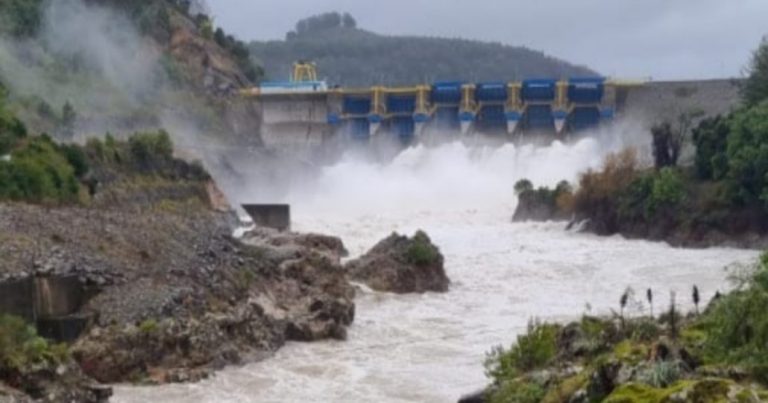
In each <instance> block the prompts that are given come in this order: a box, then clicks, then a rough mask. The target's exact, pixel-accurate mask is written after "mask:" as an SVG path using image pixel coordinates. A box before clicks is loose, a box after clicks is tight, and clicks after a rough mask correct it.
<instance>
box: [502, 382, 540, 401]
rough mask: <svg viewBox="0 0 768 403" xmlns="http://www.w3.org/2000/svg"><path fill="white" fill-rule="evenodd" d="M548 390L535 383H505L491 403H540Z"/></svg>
mask: <svg viewBox="0 0 768 403" xmlns="http://www.w3.org/2000/svg"><path fill="white" fill-rule="evenodd" d="M546 394H547V390H546V389H545V388H544V387H542V386H541V385H539V384H537V383H535V382H523V381H520V380H513V381H508V382H504V383H503V384H501V385H500V386H499V388H498V389H497V390H495V391H494V392H493V394H492V395H491V397H490V402H491V403H512V402H514V403H539V402H541V400H542V399H543V398H544V396H546Z"/></svg>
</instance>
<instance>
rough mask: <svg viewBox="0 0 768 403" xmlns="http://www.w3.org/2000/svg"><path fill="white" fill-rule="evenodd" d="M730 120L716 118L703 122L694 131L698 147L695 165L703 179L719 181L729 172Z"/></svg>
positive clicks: (694, 140) (694, 138)
mask: <svg viewBox="0 0 768 403" xmlns="http://www.w3.org/2000/svg"><path fill="white" fill-rule="evenodd" d="M729 133H730V119H729V118H728V117H722V116H716V117H714V118H708V119H705V120H703V121H702V122H701V123H700V124H699V126H698V127H697V128H695V129H693V143H694V145H695V146H696V156H695V157H694V164H695V166H696V173H697V175H698V176H699V178H701V179H715V180H719V179H722V178H723V176H725V173H726V172H727V171H728V158H727V157H726V148H727V146H728V134H729Z"/></svg>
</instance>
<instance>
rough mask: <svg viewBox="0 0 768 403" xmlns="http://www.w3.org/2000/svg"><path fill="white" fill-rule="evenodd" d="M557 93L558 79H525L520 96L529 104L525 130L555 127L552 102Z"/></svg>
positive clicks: (524, 120) (551, 128)
mask: <svg viewBox="0 0 768 403" xmlns="http://www.w3.org/2000/svg"><path fill="white" fill-rule="evenodd" d="M556 93H557V81H555V80H551V79H531V80H525V81H523V86H522V89H521V90H520V98H521V99H522V101H523V102H525V103H527V104H529V105H528V106H527V107H526V109H525V112H524V116H523V128H524V129H525V130H531V131H539V130H546V131H551V130H554V128H555V119H554V117H553V116H552V102H554V101H555V96H556Z"/></svg>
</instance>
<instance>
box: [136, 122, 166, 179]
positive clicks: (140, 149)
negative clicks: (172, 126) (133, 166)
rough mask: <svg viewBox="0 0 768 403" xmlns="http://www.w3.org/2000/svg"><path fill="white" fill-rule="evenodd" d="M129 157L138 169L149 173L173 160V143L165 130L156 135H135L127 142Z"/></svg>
mask: <svg viewBox="0 0 768 403" xmlns="http://www.w3.org/2000/svg"><path fill="white" fill-rule="evenodd" d="M128 145H129V147H130V150H131V156H132V157H133V159H134V161H136V162H137V164H138V167H139V169H141V170H144V171H151V170H153V169H156V168H159V167H162V166H164V165H166V164H167V163H168V162H170V161H171V160H172V159H173V143H172V142H171V137H170V136H169V135H168V132H166V131H165V130H160V131H159V132H157V133H136V134H135V135H133V136H132V137H131V138H130V139H129V140H128Z"/></svg>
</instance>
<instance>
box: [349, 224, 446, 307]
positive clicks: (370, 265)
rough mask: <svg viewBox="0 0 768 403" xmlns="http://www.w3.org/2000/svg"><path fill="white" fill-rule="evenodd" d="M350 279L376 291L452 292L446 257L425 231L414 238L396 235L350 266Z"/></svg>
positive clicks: (380, 243) (383, 241) (401, 292)
mask: <svg viewBox="0 0 768 403" xmlns="http://www.w3.org/2000/svg"><path fill="white" fill-rule="evenodd" d="M346 269H347V274H348V276H349V277H350V279H352V280H354V281H360V282H362V283H365V284H366V285H368V286H369V287H371V288H372V289H374V290H376V291H385V292H394V293H399V294H405V293H423V292H427V291H434V292H445V291H448V285H449V284H450V280H449V279H448V276H446V274H445V269H444V268H443V255H442V254H441V253H440V250H439V249H438V248H437V246H435V245H434V244H433V243H432V241H431V240H430V239H429V236H427V234H426V233H424V232H423V231H417V232H416V234H415V235H414V236H413V237H412V238H408V237H407V236H403V235H399V234H397V233H393V234H392V235H390V236H389V237H387V238H386V239H384V240H382V241H381V242H379V243H378V244H376V246H374V247H373V249H371V250H370V251H368V253H366V254H365V255H363V256H362V257H360V258H359V259H356V260H353V261H350V262H349V263H347V265H346Z"/></svg>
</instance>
